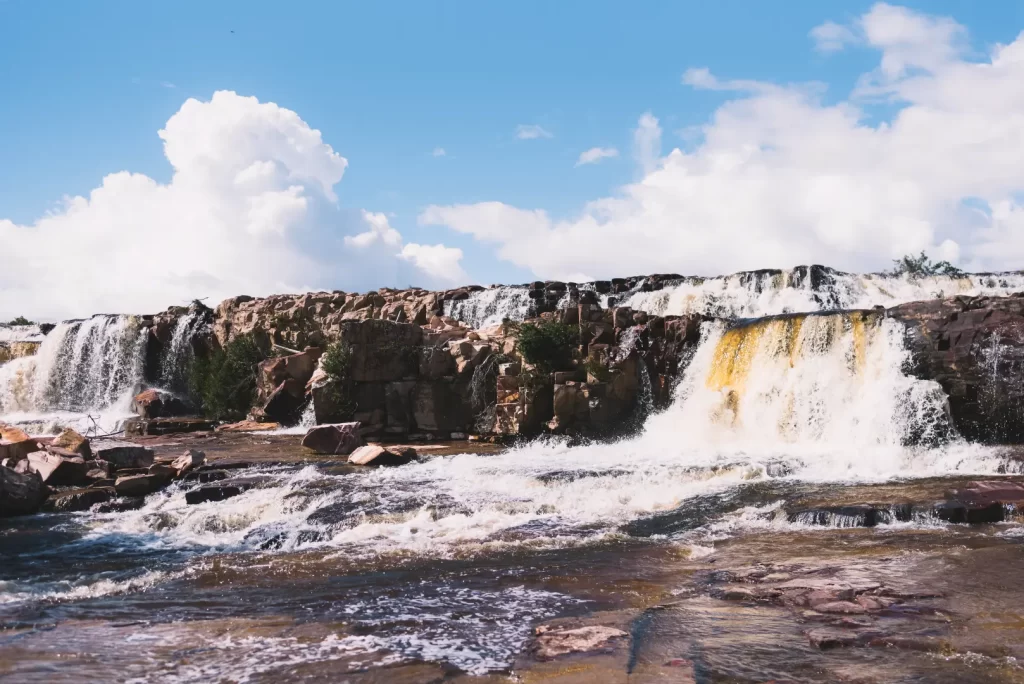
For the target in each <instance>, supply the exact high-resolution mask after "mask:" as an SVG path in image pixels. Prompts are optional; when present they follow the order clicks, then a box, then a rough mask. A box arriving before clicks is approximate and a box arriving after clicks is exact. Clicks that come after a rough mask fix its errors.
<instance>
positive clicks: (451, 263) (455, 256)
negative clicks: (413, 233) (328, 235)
mask: <svg viewBox="0 0 1024 684" xmlns="http://www.w3.org/2000/svg"><path fill="white" fill-rule="evenodd" d="M362 216H363V221H364V222H365V223H366V226H367V228H368V230H366V231H364V232H362V233H359V234H357V235H346V236H345V243H346V244H347V245H349V246H351V247H356V248H357V249H359V250H367V249H368V248H370V247H373V246H375V245H380V246H381V247H383V248H385V253H388V254H391V255H392V256H394V257H395V258H397V259H401V260H403V261H406V262H408V263H410V264H413V265H414V266H416V268H418V269H419V270H420V271H421V272H422V273H423V274H425V275H427V276H428V277H429V278H430V279H431V281H432V282H433V283H437V284H442V285H453V284H457V283H465V282H467V281H468V280H469V276H468V275H466V272H465V271H464V270H463V269H462V264H461V261H462V250H461V249H458V248H457V247H445V246H444V245H419V244H416V243H414V242H410V243H407V244H404V241H403V240H402V235H401V233H399V232H398V231H397V230H395V229H394V228H392V227H391V225H390V224H389V222H388V217H387V216H385V215H384V214H381V213H373V212H369V211H366V210H365V209H364V210H363V212H362Z"/></svg>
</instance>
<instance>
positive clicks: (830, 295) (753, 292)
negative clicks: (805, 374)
mask: <svg viewBox="0 0 1024 684" xmlns="http://www.w3.org/2000/svg"><path fill="white" fill-rule="evenodd" d="M821 273H823V274H824V276H825V281H826V282H824V283H821V284H819V286H818V287H817V288H815V287H813V286H812V282H811V278H810V277H809V276H808V272H807V269H806V268H804V267H801V268H796V269H793V270H790V271H782V272H781V273H749V272H748V273H736V274H734V275H730V276H722V277H718V278H686V279H684V280H683V281H682V282H680V283H679V284H677V285H675V286H670V287H665V288H664V289H662V290H656V291H653V292H635V293H632V294H631V295H629V296H627V297H624V298H623V299H622V301H620V302H619V304H620V305H621V306H628V307H630V308H633V309H636V310H638V311H645V312H647V313H650V314H655V315H658V316H669V315H673V316H682V315H686V314H704V315H709V316H716V317H722V318H760V317H762V316H773V315H777V314H783V313H797V312H808V311H825V310H836V309H870V308H872V307H874V306H886V307H888V306H894V305H896V304H903V303H905V302H912V301H918V300H923V299H933V298H937V297H952V296H955V295H966V296H974V295H1007V294H1010V293H1013V292H1024V274H1022V273H1000V274H969V275H966V276H965V277H963V278H951V277H949V276H929V277H922V278H910V277H907V276H900V277H894V276H887V275H881V274H867V275H858V274H850V273H842V272H840V271H833V270H832V269H822V271H821Z"/></svg>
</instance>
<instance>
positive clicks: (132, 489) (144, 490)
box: [114, 474, 167, 496]
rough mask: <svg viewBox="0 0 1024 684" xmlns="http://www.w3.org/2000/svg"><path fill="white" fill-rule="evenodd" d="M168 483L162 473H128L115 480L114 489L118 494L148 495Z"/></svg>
mask: <svg viewBox="0 0 1024 684" xmlns="http://www.w3.org/2000/svg"><path fill="white" fill-rule="evenodd" d="M165 484H167V481H166V479H165V478H164V477H162V476H160V475H148V474H147V475H128V476H127V477H119V478H117V480H116V481H115V482H114V490H115V491H116V492H117V495H118V496H146V495H147V494H152V493H153V492H155V491H157V490H159V489H160V488H161V487H163V486H164V485H165Z"/></svg>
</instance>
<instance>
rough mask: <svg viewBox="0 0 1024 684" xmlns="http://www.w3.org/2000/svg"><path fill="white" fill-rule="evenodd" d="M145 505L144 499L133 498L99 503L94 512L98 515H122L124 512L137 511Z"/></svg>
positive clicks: (139, 497) (142, 497) (141, 497)
mask: <svg viewBox="0 0 1024 684" xmlns="http://www.w3.org/2000/svg"><path fill="white" fill-rule="evenodd" d="M145 505H146V497H144V496H135V497H127V498H123V499H115V500H114V501H110V502H108V503H101V504H100V505H99V506H97V507H96V511H97V512H98V513H124V512H125V511H137V510H139V509H140V508H142V507H143V506H145Z"/></svg>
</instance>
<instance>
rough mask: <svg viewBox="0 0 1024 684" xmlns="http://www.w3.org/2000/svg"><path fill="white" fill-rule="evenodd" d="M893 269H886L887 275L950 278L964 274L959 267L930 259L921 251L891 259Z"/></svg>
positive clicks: (960, 276)
mask: <svg viewBox="0 0 1024 684" xmlns="http://www.w3.org/2000/svg"><path fill="white" fill-rule="evenodd" d="M892 263H893V269H892V270H891V271H887V272H886V273H887V275H891V276H902V275H906V276H909V277H911V278H923V277H926V276H936V275H941V276H949V277H950V278H963V277H964V275H966V274H965V273H964V272H963V271H961V270H960V269H959V268H957V267H956V266H954V265H953V264H951V263H949V262H948V261H932V260H931V259H929V258H928V255H927V254H925V253H924V252H921V253H920V254H919V255H917V256H914V255H913V254H907V255H905V256H904V257H903V258H901V259H895V260H893V262H892Z"/></svg>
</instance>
